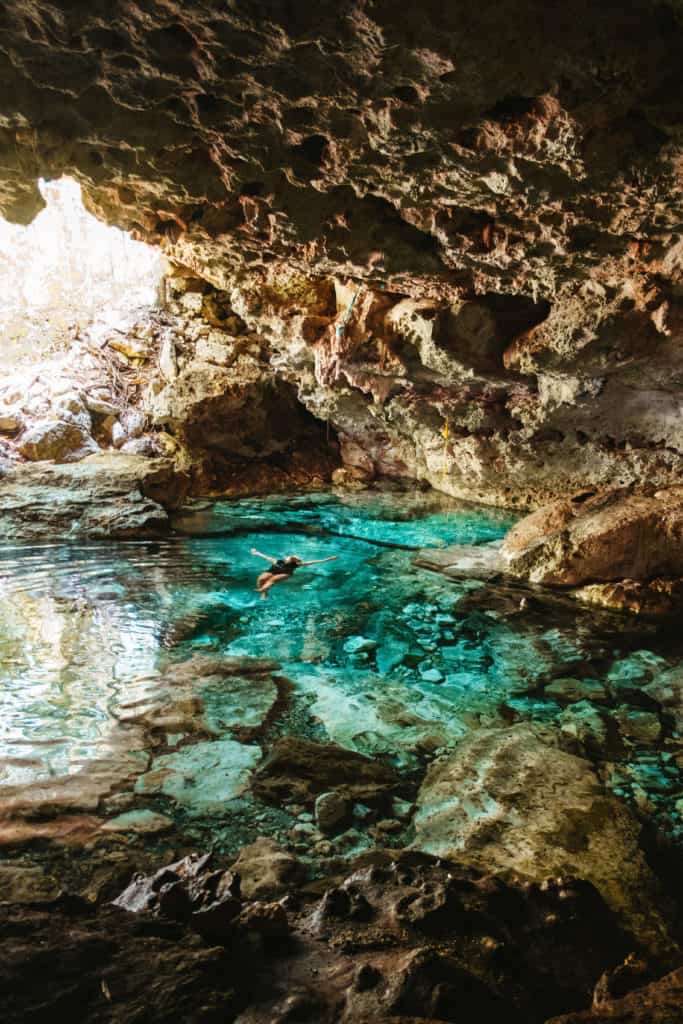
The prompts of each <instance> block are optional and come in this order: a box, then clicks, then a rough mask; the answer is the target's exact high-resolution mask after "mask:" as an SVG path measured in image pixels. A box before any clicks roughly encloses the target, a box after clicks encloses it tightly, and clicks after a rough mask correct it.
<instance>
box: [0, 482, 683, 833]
mask: <svg viewBox="0 0 683 1024" xmlns="http://www.w3.org/2000/svg"><path fill="white" fill-rule="evenodd" d="M510 521H511V520H510V518H509V517H508V516H506V515H504V514H501V513H497V512H495V511H494V510H491V509H479V508H472V507H468V506H463V505H455V504H453V503H446V502H445V501H444V499H442V498H440V497H439V496H435V495H431V496H425V495H423V494H415V495H411V496H405V495H403V496H396V495H391V494H375V495H373V494H367V493H362V494H360V495H355V496H354V495H352V496H348V497H345V498H343V499H341V498H338V497H334V496H330V495H314V496H307V497H298V498H288V499H287V498H282V497H278V498H276V499H271V500H258V501H257V500H252V501H241V502H236V503H230V504H227V503H225V504H219V505H217V506H214V507H213V508H211V509H207V510H205V511H204V512H199V513H197V514H196V515H194V516H193V517H191V518H185V519H183V520H181V521H180V522H179V524H178V525H179V530H181V531H182V532H181V533H178V534H177V535H175V536H173V537H171V538H169V539H166V540H163V541H158V542H149V541H127V542H118V543H111V544H103V543H98V544H90V545H88V544H45V545H40V546H32V547H30V548H29V547H26V546H10V545H7V546H5V547H3V548H1V549H0V678H1V681H2V689H1V691H0V711H1V714H0V737H1V740H2V750H1V753H0V785H1V784H5V785H7V784H11V783H16V782H28V781H31V780H35V779H45V778H50V777H55V776H61V775H65V774H69V773H73V772H76V771H78V770H80V769H81V768H82V766H83V764H84V763H87V762H88V761H89V760H92V759H95V758H101V757H102V756H104V755H106V752H107V750H108V747H109V744H110V742H111V740H112V736H113V735H114V733H115V731H116V730H117V729H120V728H121V726H120V724H119V714H120V707H121V704H122V703H123V704H125V702H126V698H127V696H129V694H130V690H131V689H132V688H133V681H134V680H139V679H140V678H143V677H145V676H148V675H151V674H153V673H155V672H159V671H163V669H164V667H165V666H168V665H169V664H172V663H176V662H180V661H183V660H185V659H187V658H188V657H190V656H191V655H193V654H196V653H201V652H208V653H219V654H220V653H227V652H230V653H234V654H245V655H266V656H269V657H273V658H275V659H277V660H278V661H280V662H281V663H282V664H283V671H284V673H285V674H286V675H287V676H288V677H289V679H291V680H292V681H293V683H294V684H295V699H296V700H299V701H300V702H302V706H303V707H305V709H306V715H305V716H303V717H301V718H300V719H295V718H292V719H291V721H289V722H288V724H287V726H286V727H287V728H292V729H296V728H301V729H308V730H311V729H315V730H316V735H321V736H326V737H328V738H330V739H332V740H335V741H336V742H338V743H341V744H343V745H346V746H349V747H353V748H355V749H357V750H360V751H363V752H365V753H368V754H381V755H383V756H386V757H388V758H390V759H392V760H393V761H394V762H395V763H397V764H398V765H402V764H404V765H410V764H411V763H414V762H415V761H416V759H418V760H419V759H420V758H421V757H423V756H425V755H427V754H431V753H433V752H434V750H437V749H439V748H440V747H443V746H450V745H452V744H453V743H456V742H457V740H458V738H459V737H460V736H462V735H463V734H464V733H466V732H467V731H468V729H471V728H472V727H474V726H480V725H482V724H483V725H486V724H501V722H505V721H511V720H514V719H515V718H532V719H536V720H540V721H543V722H545V723H547V724H550V725H553V726H554V727H556V728H561V729H563V731H565V733H566V734H567V735H572V729H573V730H574V734H576V733H577V729H578V730H579V731H580V728H583V727H584V724H585V723H582V722H581V721H578V720H577V719H576V709H575V708H574V709H572V708H569V709H568V708H567V705H566V703H564V704H563V703H562V702H560V701H558V700H556V699H550V698H549V697H548V695H546V694H544V690H543V687H544V685H545V684H547V683H548V682H549V681H552V680H553V679H554V678H558V677H560V678H566V677H572V676H579V677H580V678H581V679H588V680H591V679H597V680H602V679H608V678H609V679H610V680H611V682H610V684H609V685H610V686H611V687H612V691H613V692H615V693H616V692H617V690H618V688H619V687H622V689H621V690H619V693H618V694H617V697H615V700H614V703H615V705H616V706H618V708H621V711H620V712H619V713H620V714H622V715H626V716H628V714H632V715H635V718H636V719H637V716H638V712H639V709H641V710H642V707H641V705H642V701H640V703H639V698H638V687H639V686H643V687H644V686H647V685H651V684H652V682H653V680H654V679H655V678H656V677H658V676H660V675H663V674H666V673H672V672H674V673H675V672H676V669H677V665H678V663H679V652H678V651H677V650H676V649H674V648H672V646H671V644H670V643H667V649H666V650H665V649H664V646H665V645H664V641H663V640H662V639H659V640H658V639H657V638H656V636H655V634H654V633H653V631H652V630H651V629H648V628H640V627H639V628H638V629H637V630H636V629H635V627H634V626H633V624H632V623H629V622H628V621H627V620H625V619H623V618H619V617H616V616H597V617H596V615H595V614H594V613H586V612H585V611H582V610H580V609H579V608H574V607H572V606H570V605H569V604H568V603H567V602H565V603H557V604H550V605H549V604H545V603H543V604H541V603H537V604H535V603H534V602H533V601H532V602H531V606H530V609H529V610H528V612H527V613H525V614H519V612H518V607H517V605H518V601H517V600H515V595H514V594H510V593H507V592H505V591H504V590H496V589H494V588H490V587H486V586H484V585H483V584H481V583H477V582H473V581H461V582H452V581H448V580H446V579H444V578H443V577H441V576H438V575H434V574H430V573H428V572H426V571H424V570H420V569H417V568H415V567H414V566H413V565H412V562H411V559H412V554H413V550H414V549H415V548H418V547H421V546H439V545H444V544H453V543H482V542H486V541H490V540H495V539H497V538H500V537H501V536H502V535H503V534H504V532H505V530H506V529H507V527H508V526H509V525H510ZM251 547H256V548H258V549H259V550H261V551H264V552H266V553H267V554H270V555H272V556H274V557H278V556H282V555H287V554H290V553H295V554H298V555H300V556H301V557H303V558H305V559H315V558H324V557H327V556H328V555H330V554H337V555H338V556H339V557H338V560H337V561H336V562H331V563H327V564H325V565H321V566H317V567H315V568H311V569H303V570H300V571H299V572H298V573H297V574H296V576H295V577H293V579H291V580H289V581H287V582H286V583H284V584H282V585H280V586H278V587H276V588H274V589H273V591H271V594H270V596H269V598H268V600H267V601H265V602H261V601H260V600H259V599H258V595H257V594H256V593H255V591H254V580H255V577H256V575H257V573H258V572H259V571H261V570H262V568H263V567H264V565H265V563H262V562H261V561H260V560H259V559H257V558H254V557H253V556H252V555H251V554H250V548H251ZM623 680H626V681H627V683H628V685H626V684H625V683H623ZM629 680H630V682H629ZM633 680H635V684H636V686H635V689H634V686H633V685H632V684H633ZM585 703H586V702H585V701H584V704H585ZM629 709H630V710H629ZM591 710H593V709H592V708H591V707H590V706H588V711H591ZM602 713H603V711H602V710H601V711H600V714H602ZM572 716H574V717H572ZM579 717H580V716H579ZM586 720H587V721H588V719H586ZM297 721H298V722H300V724H299V725H297ZM577 722H578V724H577ZM636 724H637V723H636ZM627 725H628V722H627ZM666 728H667V729H668V733H667V737H665V739H667V741H668V742H670V743H673V742H674V741H676V740H677V738H678V737H677V733H676V730H675V728H674V726H673V725H672V723H671V722H669V724H668V726H667V727H666ZM584 731H585V729H584ZM636 731H637V730H636ZM119 742H120V740H119ZM665 747H666V743H665V742H664V741H661V742H660V741H659V740H658V742H657V743H654V742H653V741H652V740H651V739H650V740H643V741H642V742H640V741H635V740H634V741H633V742H629V743H628V744H626V746H623V745H622V747H621V748H620V749H619V751H618V752H617V753H615V752H614V751H611V752H610V755H609V758H607V757H606V755H605V756H602V760H603V761H604V762H605V764H606V767H605V773H606V777H607V778H608V781H611V783H612V784H613V786H614V787H615V788H616V789H617V790H618V791H619V792H621V793H622V794H623V795H624V796H626V797H627V798H629V799H630V798H633V799H637V798H638V796H639V794H642V793H644V794H645V799H646V800H649V801H650V804H651V807H650V810H651V812H652V814H653V815H654V816H655V817H657V815H659V816H660V818H661V820H662V822H663V823H664V824H665V825H666V827H667V828H668V829H669V830H672V829H673V830H674V831H675V829H676V827H677V826H676V822H675V820H674V817H675V816H674V811H673V810H672V809H673V808H674V807H675V799H676V795H677V793H680V776H679V774H678V772H677V768H676V766H675V763H674V761H673V760H672V755H671V751H670V750H668V751H667V750H666V749H665ZM603 755H604V752H603ZM608 761H609V764H607V762H608ZM610 773H611V774H610ZM662 780H664V781H662ZM677 787H678V789H677ZM642 802H643V801H642V799H641V803H642Z"/></svg>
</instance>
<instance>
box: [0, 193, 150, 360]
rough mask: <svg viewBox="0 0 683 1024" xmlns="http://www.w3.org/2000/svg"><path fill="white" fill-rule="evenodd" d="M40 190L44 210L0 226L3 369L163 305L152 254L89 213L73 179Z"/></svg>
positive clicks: (1, 222) (0, 315)
mask: <svg viewBox="0 0 683 1024" xmlns="http://www.w3.org/2000/svg"><path fill="white" fill-rule="evenodd" d="M39 189H40V192H41V195H42V197H43V199H44V202H45V206H44V208H43V210H41V212H40V213H39V214H38V215H37V216H36V217H35V218H34V220H33V222H32V223H31V224H29V225H27V226H24V225H17V224H10V223H8V222H7V221H4V220H0V332H1V333H2V335H3V338H4V342H3V362H5V364H6V365H7V364H9V365H10V366H11V365H13V364H21V363H25V362H33V361H35V360H36V359H37V358H41V357H42V356H43V355H45V354H47V353H49V352H54V351H58V350H65V349H68V347H69V345H70V344H71V342H73V341H74V340H75V339H78V338H79V337H81V336H82V335H83V334H84V333H85V332H87V331H88V330H89V329H90V328H91V327H92V325H93V324H96V323H98V322H99V323H101V324H102V323H115V322H117V321H118V322H119V323H120V321H121V320H122V319H128V320H130V319H131V318H132V317H134V316H135V315H139V314H140V313H141V312H142V311H144V310H148V309H151V308H154V307H155V306H157V305H158V304H160V302H162V301H163V294H164V281H165V277H166V274H167V263H166V259H165V258H164V256H163V254H162V253H161V251H160V250H159V249H157V248H155V247H153V246H150V245H146V244H145V243H144V242H141V241H137V240H136V239H134V238H132V236H131V235H130V234H129V233H127V232H125V231H121V230H119V229H118V228H116V227H112V226H110V225H107V224H103V223H102V222H101V221H99V220H98V219H97V218H96V217H94V216H93V215H92V214H91V213H89V212H88V210H87V209H86V207H85V206H84V205H83V198H82V194H81V187H80V185H79V184H78V182H77V181H75V180H74V179H73V178H68V177H62V178H59V179H54V180H45V179H40V181H39Z"/></svg>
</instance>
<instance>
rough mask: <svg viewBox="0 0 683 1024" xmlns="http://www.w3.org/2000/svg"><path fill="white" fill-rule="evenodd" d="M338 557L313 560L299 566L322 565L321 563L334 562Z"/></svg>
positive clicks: (331, 556) (332, 556)
mask: <svg viewBox="0 0 683 1024" xmlns="http://www.w3.org/2000/svg"><path fill="white" fill-rule="evenodd" d="M335 558H338V555H330V556H329V558H314V559H313V561H312V562H301V563H300V564H301V565H322V563H323V562H334V560H335Z"/></svg>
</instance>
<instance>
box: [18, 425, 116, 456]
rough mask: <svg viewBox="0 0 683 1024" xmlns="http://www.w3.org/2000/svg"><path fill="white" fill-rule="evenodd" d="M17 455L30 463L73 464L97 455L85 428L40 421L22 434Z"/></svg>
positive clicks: (95, 446)
mask: <svg viewBox="0 0 683 1024" xmlns="http://www.w3.org/2000/svg"><path fill="white" fill-rule="evenodd" d="M19 451H20V453H21V454H22V455H23V456H24V458H25V459H29V461H31V462H39V461H43V460H48V459H49V460H51V461H53V462H72V461H74V460H76V459H80V458H84V457H85V456H86V455H91V454H93V452H96V451H97V444H96V443H95V441H94V440H93V439H92V437H91V436H90V434H89V433H88V431H87V430H85V428H84V427H82V426H81V425H79V424H78V423H75V422H70V421H68V420H43V421H41V422H39V423H35V424H34V425H33V426H32V427H30V428H29V429H28V430H26V431H24V433H23V434H22V436H21V440H20V442H19Z"/></svg>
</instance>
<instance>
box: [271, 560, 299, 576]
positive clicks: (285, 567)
mask: <svg viewBox="0 0 683 1024" xmlns="http://www.w3.org/2000/svg"><path fill="white" fill-rule="evenodd" d="M295 569H298V565H297V564H296V562H285V561H284V559H282V558H278V560H277V562H273V564H272V565H271V567H270V571H271V573H272V574H273V576H291V575H292V573H293V572H294V570H295Z"/></svg>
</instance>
